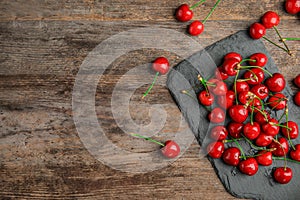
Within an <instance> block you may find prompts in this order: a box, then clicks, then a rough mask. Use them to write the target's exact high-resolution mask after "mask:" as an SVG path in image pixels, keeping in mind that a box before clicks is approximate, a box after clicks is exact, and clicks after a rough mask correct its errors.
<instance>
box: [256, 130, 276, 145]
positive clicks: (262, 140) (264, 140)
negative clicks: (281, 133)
mask: <svg viewBox="0 0 300 200" xmlns="http://www.w3.org/2000/svg"><path fill="white" fill-rule="evenodd" d="M272 141H273V136H270V135H266V134H265V133H263V132H261V133H260V134H259V136H258V137H257V138H256V140H255V144H256V145H257V146H260V147H266V146H269V145H270V144H271V143H272Z"/></svg>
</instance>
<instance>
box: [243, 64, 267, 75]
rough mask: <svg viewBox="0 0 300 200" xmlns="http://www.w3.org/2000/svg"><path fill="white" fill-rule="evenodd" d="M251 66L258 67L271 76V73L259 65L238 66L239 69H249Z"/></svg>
mask: <svg viewBox="0 0 300 200" xmlns="http://www.w3.org/2000/svg"><path fill="white" fill-rule="evenodd" d="M251 68H258V69H261V70H263V71H264V72H266V73H267V74H269V76H271V77H272V76H273V74H272V73H271V72H269V71H268V70H266V69H264V68H262V67H260V66H239V69H251Z"/></svg>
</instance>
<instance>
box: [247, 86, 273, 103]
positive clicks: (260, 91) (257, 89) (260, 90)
mask: <svg viewBox="0 0 300 200" xmlns="http://www.w3.org/2000/svg"><path fill="white" fill-rule="evenodd" d="M250 91H251V92H252V93H253V94H255V95H256V96H258V97H259V98H260V99H261V100H263V99H265V98H267V97H268V96H269V89H268V88H267V86H265V85H263V84H258V85H254V86H253V87H252V88H251V90H250Z"/></svg>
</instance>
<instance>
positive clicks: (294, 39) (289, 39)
mask: <svg viewBox="0 0 300 200" xmlns="http://www.w3.org/2000/svg"><path fill="white" fill-rule="evenodd" d="M297 40H300V38H282V39H280V40H279V41H280V42H283V41H297Z"/></svg>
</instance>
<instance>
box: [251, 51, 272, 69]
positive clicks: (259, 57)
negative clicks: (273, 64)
mask: <svg viewBox="0 0 300 200" xmlns="http://www.w3.org/2000/svg"><path fill="white" fill-rule="evenodd" d="M249 59H250V60H254V61H249V65H251V66H259V67H264V66H265V65H266V64H267V62H268V57H267V56H266V55H265V54H264V53H255V54H253V55H251V56H250V58H249Z"/></svg>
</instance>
